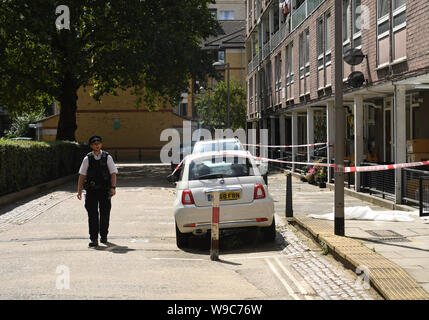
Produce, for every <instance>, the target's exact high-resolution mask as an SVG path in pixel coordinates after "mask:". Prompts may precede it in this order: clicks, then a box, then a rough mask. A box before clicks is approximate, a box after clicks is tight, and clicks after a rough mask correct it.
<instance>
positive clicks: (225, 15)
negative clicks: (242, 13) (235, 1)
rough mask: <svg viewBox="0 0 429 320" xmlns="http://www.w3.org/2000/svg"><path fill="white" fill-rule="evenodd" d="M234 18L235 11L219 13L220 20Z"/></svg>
mask: <svg viewBox="0 0 429 320" xmlns="http://www.w3.org/2000/svg"><path fill="white" fill-rule="evenodd" d="M234 18H235V14H234V11H229V10H228V11H220V13H219V20H234Z"/></svg>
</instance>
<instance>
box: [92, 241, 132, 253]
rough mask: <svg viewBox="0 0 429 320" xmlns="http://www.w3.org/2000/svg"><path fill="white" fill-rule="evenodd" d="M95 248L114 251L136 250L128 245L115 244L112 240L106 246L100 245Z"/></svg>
mask: <svg viewBox="0 0 429 320" xmlns="http://www.w3.org/2000/svg"><path fill="white" fill-rule="evenodd" d="M94 250H97V251H108V252H112V253H120V254H124V253H128V252H130V251H135V249H131V248H128V247H127V246H118V245H117V244H114V243H112V242H107V243H106V246H98V247H95V248H94Z"/></svg>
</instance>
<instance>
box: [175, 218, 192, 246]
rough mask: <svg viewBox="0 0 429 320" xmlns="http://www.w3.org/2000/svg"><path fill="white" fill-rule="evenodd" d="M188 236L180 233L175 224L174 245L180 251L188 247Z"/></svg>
mask: <svg viewBox="0 0 429 320" xmlns="http://www.w3.org/2000/svg"><path fill="white" fill-rule="evenodd" d="M188 238H189V237H188V235H187V234H186V233H182V232H180V230H179V228H178V227H177V223H176V244H177V247H178V248H180V249H182V248H185V247H186V246H187V245H188Z"/></svg>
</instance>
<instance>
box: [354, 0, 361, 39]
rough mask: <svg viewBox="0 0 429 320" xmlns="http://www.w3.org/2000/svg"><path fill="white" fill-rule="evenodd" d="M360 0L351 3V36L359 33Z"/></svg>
mask: <svg viewBox="0 0 429 320" xmlns="http://www.w3.org/2000/svg"><path fill="white" fill-rule="evenodd" d="M361 26H362V20H361V0H354V1H353V34H356V33H359V32H360V31H361Z"/></svg>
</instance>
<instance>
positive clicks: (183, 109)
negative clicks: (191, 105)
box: [179, 102, 188, 117]
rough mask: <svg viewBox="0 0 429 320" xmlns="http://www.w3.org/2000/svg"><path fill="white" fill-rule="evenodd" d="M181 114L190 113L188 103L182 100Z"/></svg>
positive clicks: (183, 115) (184, 115) (180, 105)
mask: <svg viewBox="0 0 429 320" xmlns="http://www.w3.org/2000/svg"><path fill="white" fill-rule="evenodd" d="M179 115H180V116H182V117H186V116H187V115H188V103H184V102H181V103H180V104H179Z"/></svg>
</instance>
